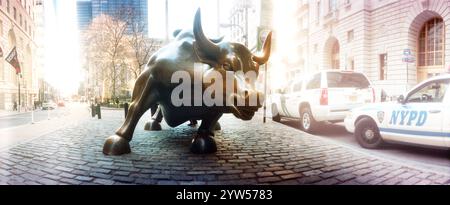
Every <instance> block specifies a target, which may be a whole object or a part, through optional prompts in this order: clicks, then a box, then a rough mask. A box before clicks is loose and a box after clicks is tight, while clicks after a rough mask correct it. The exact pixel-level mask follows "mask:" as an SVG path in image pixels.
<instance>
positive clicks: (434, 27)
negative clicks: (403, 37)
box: [419, 18, 444, 66]
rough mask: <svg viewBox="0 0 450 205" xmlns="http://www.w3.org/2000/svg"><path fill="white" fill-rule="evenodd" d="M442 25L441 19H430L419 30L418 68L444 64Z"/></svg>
mask: <svg viewBox="0 0 450 205" xmlns="http://www.w3.org/2000/svg"><path fill="white" fill-rule="evenodd" d="M443 53H444V23H443V22H442V19H441V18H435V19H431V20H430V21H428V22H427V23H425V25H424V26H423V27H422V29H421V30H420V34H419V66H442V65H443V64H444V62H443V61H444V58H443Z"/></svg>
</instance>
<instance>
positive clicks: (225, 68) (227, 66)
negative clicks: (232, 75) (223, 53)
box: [222, 63, 232, 70]
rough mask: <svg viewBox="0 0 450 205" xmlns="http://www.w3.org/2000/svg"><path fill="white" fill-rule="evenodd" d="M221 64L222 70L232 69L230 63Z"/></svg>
mask: <svg viewBox="0 0 450 205" xmlns="http://www.w3.org/2000/svg"><path fill="white" fill-rule="evenodd" d="M222 66H223V69H224V70H232V68H231V64H230V63H224V64H223V65H222Z"/></svg>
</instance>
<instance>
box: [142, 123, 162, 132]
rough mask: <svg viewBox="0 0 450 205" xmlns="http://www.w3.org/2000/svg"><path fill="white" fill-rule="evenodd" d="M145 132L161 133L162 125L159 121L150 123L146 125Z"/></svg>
mask: <svg viewBox="0 0 450 205" xmlns="http://www.w3.org/2000/svg"><path fill="white" fill-rule="evenodd" d="M144 130H147V131H161V130H162V128H161V123H159V122H157V121H149V122H147V123H145V126H144Z"/></svg>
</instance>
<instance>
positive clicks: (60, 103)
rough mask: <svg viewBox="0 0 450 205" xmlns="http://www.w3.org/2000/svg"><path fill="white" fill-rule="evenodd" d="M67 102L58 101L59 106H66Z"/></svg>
mask: <svg viewBox="0 0 450 205" xmlns="http://www.w3.org/2000/svg"><path fill="white" fill-rule="evenodd" d="M64 106H66V103H65V102H64V101H63V100H60V101H58V107H64Z"/></svg>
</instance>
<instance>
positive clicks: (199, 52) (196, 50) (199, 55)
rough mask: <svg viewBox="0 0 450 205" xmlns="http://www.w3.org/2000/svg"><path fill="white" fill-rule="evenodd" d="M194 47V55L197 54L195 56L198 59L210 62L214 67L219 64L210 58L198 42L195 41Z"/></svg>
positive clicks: (205, 62)
mask: <svg viewBox="0 0 450 205" xmlns="http://www.w3.org/2000/svg"><path fill="white" fill-rule="evenodd" d="M193 49H194V55H195V57H197V59H198V61H200V62H202V63H204V64H208V65H209V66H211V67H213V68H216V67H218V66H219V64H218V63H217V61H215V60H213V59H210V58H208V55H207V54H205V53H203V52H202V50H201V49H200V47H199V45H198V43H197V42H195V41H194V43H193Z"/></svg>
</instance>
